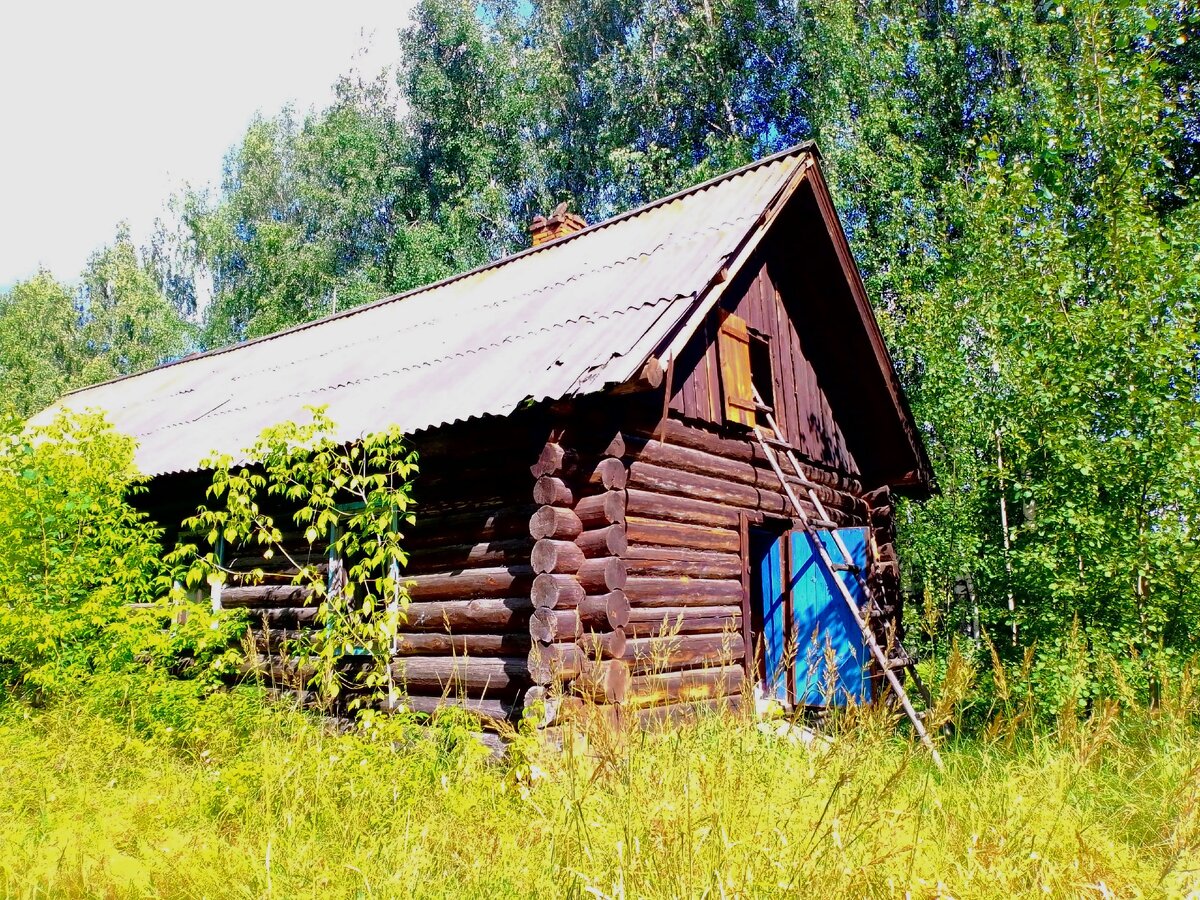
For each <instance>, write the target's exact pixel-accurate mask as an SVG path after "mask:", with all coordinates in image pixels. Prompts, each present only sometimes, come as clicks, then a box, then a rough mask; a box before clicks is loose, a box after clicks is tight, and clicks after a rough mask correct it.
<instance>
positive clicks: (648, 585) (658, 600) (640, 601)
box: [624, 578, 742, 607]
mask: <svg viewBox="0 0 1200 900" xmlns="http://www.w3.org/2000/svg"><path fill="white" fill-rule="evenodd" d="M624 590H625V595H626V596H627V597H628V598H629V602H630V603H631V604H632V605H633V606H634V607H638V606H649V607H663V606H732V605H734V604H737V603H741V601H742V583H741V582H740V581H733V580H728V579H726V580H718V579H707V578H629V579H627V580H626V582H625V588H624Z"/></svg>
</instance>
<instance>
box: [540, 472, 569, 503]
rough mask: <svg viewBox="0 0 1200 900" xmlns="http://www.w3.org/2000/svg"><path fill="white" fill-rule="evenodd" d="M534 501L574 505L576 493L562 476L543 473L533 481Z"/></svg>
mask: <svg viewBox="0 0 1200 900" xmlns="http://www.w3.org/2000/svg"><path fill="white" fill-rule="evenodd" d="M533 501H534V502H535V503H540V504H543V505H545V506H574V505H575V494H574V493H573V492H572V491H571V489H570V488H569V487H567V483H566V482H565V481H563V480H562V479H561V478H555V477H554V476H553V475H543V476H542V477H541V478H539V479H538V480H537V481H535V482H534V483H533Z"/></svg>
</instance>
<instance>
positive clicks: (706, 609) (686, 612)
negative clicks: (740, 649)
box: [625, 605, 745, 644]
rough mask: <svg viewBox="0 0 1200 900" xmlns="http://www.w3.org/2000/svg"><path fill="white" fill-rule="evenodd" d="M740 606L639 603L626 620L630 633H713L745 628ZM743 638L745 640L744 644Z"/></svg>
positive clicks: (646, 635) (644, 634) (636, 635)
mask: <svg viewBox="0 0 1200 900" xmlns="http://www.w3.org/2000/svg"><path fill="white" fill-rule="evenodd" d="M741 624H742V614H741V609H740V607H737V606H732V605H727V606H699V607H697V606H658V607H653V606H639V607H638V608H636V609H630V611H629V620H628V621H627V622H626V623H625V634H626V635H627V636H629V637H659V636H660V635H670V634H709V633H714V632H720V631H727V630H728V629H730V628H741ZM744 642H745V641H744V638H743V644H744Z"/></svg>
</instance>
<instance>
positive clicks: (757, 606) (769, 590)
mask: <svg viewBox="0 0 1200 900" xmlns="http://www.w3.org/2000/svg"><path fill="white" fill-rule="evenodd" d="M750 552H751V554H752V562H753V568H752V571H753V572H754V575H755V578H754V580H753V588H754V590H753V598H752V602H753V604H754V610H755V615H754V618H755V619H756V620H758V627H759V629H760V631H759V634H757V635H755V636H754V638H755V640H754V643H755V645H756V646H755V647H753V648H750V649H749V650H748V652H761V653H762V667H763V673H764V676H765V683H764V694H765V695H766V696H768V697H775V698H776V699H778V700H779V701H781V702H783V703H786V702H787V700H788V696H787V676H788V672H787V657H786V653H785V647H786V639H787V636H786V629H787V619H786V616H785V612H786V609H785V606H786V599H787V591H786V590H785V589H784V584H783V577H784V576H783V564H784V556H785V554H786V552H787V536H786V535H780V534H779V533H778V532H776V533H774V534H771V533H767V532H755V533H753V536H752V539H751V543H750Z"/></svg>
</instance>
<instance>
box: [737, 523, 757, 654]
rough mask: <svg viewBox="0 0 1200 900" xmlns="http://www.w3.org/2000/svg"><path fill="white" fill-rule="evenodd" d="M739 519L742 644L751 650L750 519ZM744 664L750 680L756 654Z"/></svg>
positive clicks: (752, 636) (752, 637)
mask: <svg viewBox="0 0 1200 900" xmlns="http://www.w3.org/2000/svg"><path fill="white" fill-rule="evenodd" d="M739 519H740V521H739V522H738V543H739V545H740V549H739V551H738V557H739V558H738V563H739V565H740V568H741V572H740V573H739V577H740V578H741V582H742V604H741V606H742V622H741V626H742V643H743V644H744V646H745V647H746V648H747V650H749V648H751V647H752V646H753V641H754V633H753V618H752V616H751V612H750V588H751V585H750V578H751V572H750V519H749V517H748V516H747V515H746V514H745V513H742V514H741V515H740V516H739ZM742 664H743V667H744V668H745V670H746V677H747V678H749V677H750V676H751V674H752V673H751V671H750V670H751V668H752V667H753V665H754V654H753V653H751V652H747V653H746V654H745V655H744V656H743V657H742Z"/></svg>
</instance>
